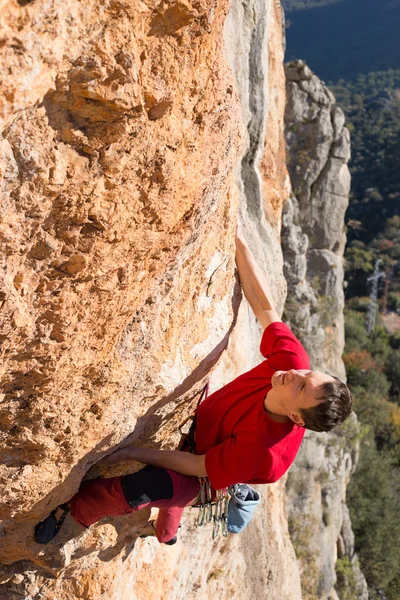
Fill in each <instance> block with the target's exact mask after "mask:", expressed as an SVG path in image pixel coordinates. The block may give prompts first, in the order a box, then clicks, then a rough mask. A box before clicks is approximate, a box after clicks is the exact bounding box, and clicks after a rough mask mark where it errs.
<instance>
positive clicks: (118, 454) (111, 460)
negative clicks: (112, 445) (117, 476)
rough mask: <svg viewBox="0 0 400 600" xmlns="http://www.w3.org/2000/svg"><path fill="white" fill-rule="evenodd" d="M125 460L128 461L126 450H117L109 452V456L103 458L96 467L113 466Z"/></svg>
mask: <svg viewBox="0 0 400 600" xmlns="http://www.w3.org/2000/svg"><path fill="white" fill-rule="evenodd" d="M125 460H130V456H129V455H128V454H127V448H119V449H118V450H115V451H114V452H111V454H108V456H104V457H103V458H102V459H101V460H99V461H98V462H97V463H96V465H101V466H103V465H104V466H107V465H115V464H117V463H119V462H123V461H125Z"/></svg>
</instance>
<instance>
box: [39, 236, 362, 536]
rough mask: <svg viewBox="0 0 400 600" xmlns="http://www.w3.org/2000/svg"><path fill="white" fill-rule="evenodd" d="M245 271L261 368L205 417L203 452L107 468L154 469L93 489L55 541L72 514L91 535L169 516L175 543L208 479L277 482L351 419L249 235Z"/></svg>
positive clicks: (167, 526) (212, 403)
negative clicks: (312, 445) (288, 316)
mask: <svg viewBox="0 0 400 600" xmlns="http://www.w3.org/2000/svg"><path fill="white" fill-rule="evenodd" d="M236 265H237V269H238V273H239V278H240V282H241V286H242V289H243V292H244V295H245V297H246V299H247V301H248V303H249V304H250V306H251V308H252V310H253V312H254V314H255V316H256V317H257V318H258V320H259V321H260V323H261V325H262V327H263V329H264V332H263V335H262V339H261V346H260V350H261V354H262V355H263V356H264V357H265V360H264V361H262V362H261V363H260V364H259V365H258V366H256V367H254V368H253V369H251V370H250V371H248V372H246V373H244V374H243V375H241V376H239V377H237V378H236V379H235V380H233V381H232V382H231V383H229V384H227V385H226V386H224V387H223V388H221V389H219V390H218V391H216V392H214V393H213V394H211V395H210V396H209V397H208V398H207V399H205V400H204V401H203V402H202V403H201V404H200V405H199V407H198V409H197V411H196V417H195V448H194V453H191V452H187V451H181V450H158V449H151V448H138V447H133V446H128V447H124V448H120V449H119V450H116V451H115V452H113V453H112V454H110V455H109V456H107V457H106V458H103V459H102V460H101V461H100V462H99V464H102V465H112V464H116V463H118V462H121V461H130V460H132V461H139V462H141V463H144V464H147V465H148V466H147V467H145V468H143V469H141V470H140V471H137V472H136V473H133V474H130V475H125V476H122V477H112V478H107V479H95V480H88V481H84V482H83V483H82V485H81V487H80V489H79V491H78V492H77V494H75V496H74V497H73V498H71V500H70V501H69V503H67V504H66V505H62V506H61V507H58V509H55V510H54V511H53V512H52V513H51V515H50V516H49V517H47V518H46V519H45V520H44V521H42V522H41V523H39V524H38V525H36V527H35V539H36V541H37V542H38V543H42V544H46V543H48V542H49V541H50V540H52V539H53V538H54V537H55V535H56V534H57V532H58V531H59V529H60V526H61V524H62V522H63V520H64V518H65V516H66V514H67V512H68V511H70V512H71V516H72V517H73V518H74V519H75V521H77V522H78V523H80V524H81V525H82V526H84V527H89V526H90V525H92V524H93V523H96V522H97V521H99V520H100V519H101V518H102V517H105V516H117V515H123V514H128V513H132V512H135V511H137V510H140V509H141V508H145V507H157V508H159V509H160V510H159V512H158V517H157V521H156V524H155V527H154V524H152V526H153V528H154V534H155V535H156V536H157V539H158V541H159V542H162V543H167V544H170V545H172V544H174V543H175V542H176V533H177V530H178V527H179V523H180V519H181V516H182V513H183V510H184V507H185V506H189V505H193V504H194V503H196V500H197V496H198V493H199V487H200V484H199V479H198V478H199V477H208V479H209V481H210V483H211V485H212V487H213V488H214V489H215V490H219V489H223V488H226V487H228V486H231V485H234V484H237V483H257V484H260V483H272V482H275V481H277V480H278V479H279V478H280V477H282V475H283V474H284V473H285V472H286V471H287V469H288V468H289V466H290V465H291V463H292V462H293V460H294V458H295V456H296V454H297V452H298V449H299V447H300V444H301V441H302V439H303V436H304V432H305V429H311V430H313V431H330V430H331V429H332V428H333V427H335V426H336V425H339V424H340V423H342V422H343V421H344V420H345V419H346V418H347V417H348V416H349V414H350V413H351V404H352V400H351V394H350V391H349V389H348V388H347V386H346V385H345V384H344V383H342V382H341V381H340V380H339V379H337V378H336V377H333V376H331V375H328V374H325V373H322V372H320V371H313V370H311V369H310V364H309V359H308V356H307V353H306V351H305V350H304V348H303V346H302V345H301V344H300V342H299V341H298V340H297V339H296V337H295V336H294V334H293V333H292V332H291V330H290V329H289V327H288V326H287V325H285V324H284V323H283V322H282V321H281V319H280V318H279V315H278V313H277V312H276V310H275V307H274V303H273V299H272V294H271V292H270V289H269V285H268V283H267V281H266V279H265V277H264V276H263V274H262V273H261V271H260V269H259V267H258V266H257V264H256V262H255V260H254V257H253V255H252V253H251V251H250V249H249V247H248V246H247V243H246V241H245V240H244V238H243V236H242V234H241V232H240V231H239V230H238V232H237V235H236Z"/></svg>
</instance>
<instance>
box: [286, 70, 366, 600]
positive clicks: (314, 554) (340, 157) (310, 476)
mask: <svg viewBox="0 0 400 600" xmlns="http://www.w3.org/2000/svg"><path fill="white" fill-rule="evenodd" d="M286 78H287V83H286V89H287V105H286V114H285V135H286V144H287V152H288V167H289V173H290V177H291V182H292V186H293V193H292V196H291V198H290V199H289V201H288V202H287V204H286V206H285V210H284V216H283V229H282V247H283V251H284V271H285V276H286V279H287V282H288V298H287V302H286V305H285V315H286V320H287V321H288V322H289V323H290V325H291V327H292V329H293V330H294V331H295V332H296V334H297V335H298V336H299V338H300V339H301V340H302V342H303V344H304V345H305V347H306V349H307V351H308V353H309V355H310V358H311V363H312V368H314V369H318V370H321V371H325V372H328V373H330V374H332V375H336V376H338V377H340V378H341V379H344V378H345V370H344V365H343V362H342V359H341V356H342V352H343V346H344V323H343V307H344V295H343V250H344V246H345V235H344V231H343V228H344V214H345V210H346V208H347V204H348V195H349V191H350V174H349V170H348V167H347V162H348V160H349V158H350V136H349V132H348V130H347V129H346V127H345V126H344V122H345V120H344V115H343V113H342V111H341V110H340V109H339V108H338V107H337V106H335V99H334V97H333V95H332V94H331V93H330V91H329V90H328V89H327V88H326V87H325V86H324V85H323V84H322V83H321V81H320V80H319V79H318V78H317V77H316V76H315V75H313V74H312V73H311V71H310V70H309V68H308V67H307V66H306V65H305V64H304V63H303V62H302V61H296V62H294V63H289V64H288V65H287V67H286ZM357 435H358V423H357V419H356V417H355V415H353V417H352V418H351V419H349V420H348V421H347V422H346V423H345V424H344V425H343V426H342V427H340V428H338V429H337V431H335V432H332V433H330V434H315V433H312V432H309V433H308V434H307V435H306V438H305V441H304V443H303V445H302V447H301V449H300V452H299V455H298V457H297V459H296V462H295V464H294V466H293V468H292V469H291V471H290V474H289V478H288V482H287V497H288V515H289V529H290V533H291V538H292V541H293V544H294V546H295V549H296V554H297V557H298V560H299V565H300V570H301V578H302V590H303V597H304V598H305V599H307V598H309V599H310V600H311V599H314V598H319V599H321V600H325V599H326V600H328V599H330V600H334V599H335V598H337V597H338V595H337V593H339V594H340V592H343V591H344V586H345V585H346V582H344V581H342V580H341V581H340V582H339V583H340V585H341V587H340V586H336V588H337V591H336V590H335V584H336V580H337V577H336V573H335V563H336V561H337V559H339V560H338V562H337V565H338V566H340V565H341V564H343V562H344V561H346V560H347V561H348V562H349V564H352V565H353V579H354V578H355V579H356V588H357V596H356V597H357V598H367V597H368V594H367V588H366V584H365V580H364V578H363V576H362V574H361V572H360V570H359V567H358V562H357V558H356V556H355V555H354V544H353V543H352V542H351V540H352V533H351V524H350V520H349V516H348V510H347V506H346V504H345V495H346V486H347V483H348V481H349V478H350V476H351V473H352V472H353V470H354V468H355V466H356V464H357ZM344 539H346V540H348V541H347V542H346V543H345V542H344ZM349 540H350V541H349ZM338 571H339V570H338Z"/></svg>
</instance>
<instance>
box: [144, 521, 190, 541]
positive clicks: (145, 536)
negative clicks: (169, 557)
mask: <svg viewBox="0 0 400 600" xmlns="http://www.w3.org/2000/svg"><path fill="white" fill-rule="evenodd" d="M147 526H149V527H150V528H151V531H150V532H149V533H144V534H143V535H139V537H140V538H147V537H156V527H155V524H154V520H151V521H148V523H147ZM180 528H181V525H179V529H180ZM177 541H178V537H177V536H176V535H174V537H173V538H172V540H169V541H168V542H162V543H163V544H165V545H166V546H173V545H174V544H176V542H177Z"/></svg>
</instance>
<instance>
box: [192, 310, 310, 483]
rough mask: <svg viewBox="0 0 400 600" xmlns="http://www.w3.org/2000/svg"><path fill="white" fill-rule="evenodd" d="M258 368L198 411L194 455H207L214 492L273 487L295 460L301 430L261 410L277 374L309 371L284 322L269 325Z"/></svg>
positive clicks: (262, 342) (232, 384) (211, 398)
mask: <svg viewBox="0 0 400 600" xmlns="http://www.w3.org/2000/svg"><path fill="white" fill-rule="evenodd" d="M260 350H261V354H262V355H263V356H265V358H266V360H264V361H263V362H262V363H261V364H259V365H258V366H257V367H255V368H254V369H251V371H248V372H247V373H244V374H243V375H240V377H237V378H236V379H234V380H233V381H231V383H228V384H227V385H225V386H224V387H223V388H221V389H220V390H218V391H217V392H214V393H213V394H211V396H209V397H208V398H207V399H206V400H204V401H203V402H202V403H201V404H200V406H199V408H198V409H197V419H196V453H197V454H205V455H206V459H205V460H206V471H207V475H208V477H209V479H210V481H211V484H212V486H213V487H214V488H215V489H221V488H225V487H228V486H230V485H234V484H235V483H273V482H274V481H277V480H278V479H279V478H280V477H282V475H283V474H284V473H285V472H286V471H287V469H288V468H289V467H290V465H291V464H292V462H293V460H294V459H295V457H296V454H297V451H298V449H299V447H300V444H301V441H302V439H303V436H304V428H302V427H299V426H298V425H296V424H295V423H293V422H289V423H277V422H276V421H273V420H272V419H271V418H270V417H269V416H268V414H267V413H266V411H265V410H264V398H265V396H266V394H267V393H268V392H269V390H270V389H271V387H272V386H271V377H272V375H273V373H274V372H275V371H280V370H282V371H287V370H289V369H309V368H310V361H309V358H308V356H307V353H306V351H305V349H304V348H303V346H302V345H301V344H300V342H299V340H298V339H297V338H296V337H295V335H294V334H293V333H292V332H291V331H290V329H289V327H288V326H287V325H285V323H282V322H280V321H279V322H276V323H271V325H269V326H268V327H267V328H266V329H265V331H264V334H263V337H262V340H261V346H260Z"/></svg>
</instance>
